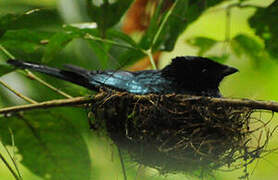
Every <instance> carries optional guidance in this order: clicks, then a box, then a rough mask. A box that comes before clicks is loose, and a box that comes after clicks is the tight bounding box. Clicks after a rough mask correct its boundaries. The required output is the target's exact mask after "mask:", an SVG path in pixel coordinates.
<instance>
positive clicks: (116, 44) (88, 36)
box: [84, 33, 143, 52]
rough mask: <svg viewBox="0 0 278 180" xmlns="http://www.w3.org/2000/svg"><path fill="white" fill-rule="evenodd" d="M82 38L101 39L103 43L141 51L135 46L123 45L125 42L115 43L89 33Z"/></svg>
mask: <svg viewBox="0 0 278 180" xmlns="http://www.w3.org/2000/svg"><path fill="white" fill-rule="evenodd" d="M84 39H87V40H94V41H101V42H104V43H107V44H112V45H115V46H118V47H122V48H127V49H134V50H138V51H141V52H142V51H143V50H142V49H140V48H136V47H133V46H128V45H125V44H120V43H117V42H116V41H113V40H110V39H103V38H100V37H96V36H92V35H91V34H89V33H86V34H85V36H84Z"/></svg>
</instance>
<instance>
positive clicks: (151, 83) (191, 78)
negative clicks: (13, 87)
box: [7, 56, 238, 97]
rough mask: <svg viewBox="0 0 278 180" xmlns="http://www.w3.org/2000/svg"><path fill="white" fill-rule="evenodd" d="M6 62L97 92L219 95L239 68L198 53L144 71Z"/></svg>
mask: <svg viewBox="0 0 278 180" xmlns="http://www.w3.org/2000/svg"><path fill="white" fill-rule="evenodd" d="M7 63H9V64H11V65H13V66H16V67H19V68H22V69H25V68H26V69H31V70H34V71H38V72H41V73H45V74H48V75H51V76H55V77H57V78H60V79H63V80H66V81H70V82H72V83H75V84H78V85H81V86H84V87H86V88H88V89H91V90H94V91H98V90H99V89H100V88H102V87H106V88H110V89H114V90H118V91H127V92H129V93H133V94H150V93H154V94H168V93H176V94H177V93H179V94H189V95H201V96H212V97H220V96H221V95H220V92H219V89H218V86H219V83H220V82H221V81H222V79H223V78H224V77H225V76H227V75H230V74H233V73H235V72H237V71H238V70H237V69H236V68H233V67H229V66H226V65H223V64H220V63H217V62H214V61H212V60H210V59H208V58H204V57H195V56H182V57H176V58H174V59H173V60H172V62H171V64H169V65H167V66H166V67H165V68H164V69H162V70H145V71H136V72H130V71H88V70H85V69H82V68H80V67H76V66H72V65H66V66H65V69H64V70H61V69H57V68H53V67H49V66H45V65H41V64H36V63H31V62H24V61H19V60H12V59H10V60H8V61H7Z"/></svg>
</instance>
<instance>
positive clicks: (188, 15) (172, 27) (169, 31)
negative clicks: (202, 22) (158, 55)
mask: <svg viewBox="0 0 278 180" xmlns="http://www.w3.org/2000/svg"><path fill="white" fill-rule="evenodd" d="M222 1H223V0H214V1H203V0H194V1H193V0H176V1H175V2H174V4H173V5H174V7H173V8H172V10H170V11H166V12H160V14H161V15H160V17H158V14H157V13H155V14H154V16H153V19H152V20H151V24H150V26H149V28H148V30H147V33H146V34H145V35H144V36H143V38H142V40H141V42H140V45H141V47H143V48H144V49H149V48H150V47H152V49H153V50H154V51H155V50H158V49H159V50H165V51H171V50H172V49H173V48H174V45H175V43H176V40H177V38H178V37H179V35H180V34H181V33H182V32H183V31H184V30H185V29H186V27H188V25H189V24H191V23H192V22H194V21H195V20H196V19H197V18H198V17H200V16H201V14H202V13H203V12H204V11H205V10H206V9H207V8H209V7H211V6H214V5H216V4H218V3H220V2H222ZM161 2H164V1H161ZM157 10H158V11H161V10H160V8H159V7H158V9H157ZM165 18H166V19H165ZM160 26H161V28H162V29H160V28H159V27H160ZM159 31H160V32H159ZM157 33H159V36H158V38H157V39H155V36H157ZM154 41H156V42H154Z"/></svg>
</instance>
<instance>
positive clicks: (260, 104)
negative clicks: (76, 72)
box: [0, 95, 278, 114]
mask: <svg viewBox="0 0 278 180" xmlns="http://www.w3.org/2000/svg"><path fill="white" fill-rule="evenodd" d="M101 97H102V96H101V95H96V96H95V97H75V98H72V99H58V100H52V101H45V102H41V103H37V104H27V105H20V106H13V107H7V108H2V109H0V114H6V113H10V112H18V111H26V110H32V109H38V108H42V109H44V108H51V107H61V106H72V105H81V104H88V103H92V102H96V101H97V100H98V98H101ZM188 101H191V102H194V101H195V102H202V103H211V104H212V105H219V106H232V107H249V108H251V109H262V110H269V111H273V112H278V102H273V101H257V100H249V99H231V98H212V97H203V96H192V97H191V98H188Z"/></svg>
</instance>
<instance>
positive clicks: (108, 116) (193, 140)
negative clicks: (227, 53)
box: [92, 91, 268, 176]
mask: <svg viewBox="0 0 278 180" xmlns="http://www.w3.org/2000/svg"><path fill="white" fill-rule="evenodd" d="M95 99H96V102H95V103H93V109H92V112H93V113H94V114H95V117H96V122H95V123H97V124H101V125H103V126H102V127H105V129H106V131H107V133H108V135H109V136H110V138H111V139H112V140H113V141H114V142H115V144H116V145H117V146H118V147H119V148H121V149H124V150H125V152H128V153H129V155H130V157H131V158H132V159H133V160H135V161H136V162H138V163H140V164H143V165H145V166H149V167H153V168H156V169H158V170H159V171H160V172H161V173H169V172H170V173H173V172H184V173H188V174H190V175H200V174H204V172H208V173H209V172H212V171H211V170H216V169H219V168H220V167H222V166H228V167H231V166H233V167H236V168H239V167H245V168H246V167H247V165H248V164H249V163H251V162H253V161H254V160H255V159H256V158H259V156H260V155H261V153H262V152H263V149H264V147H265V146H266V144H267V142H268V137H267V138H265V140H264V142H260V143H259V144H256V145H254V143H251V142H252V138H251V134H252V133H254V132H255V130H250V123H251V122H252V120H253V119H254V118H251V114H252V113H253V110H252V109H250V108H242V107H240V108H237V107H231V106H225V105H222V106H219V105H218V106H216V105H214V104H213V103H207V102H206V101H202V99H199V100H198V101H196V99H195V98H194V97H192V96H188V95H176V94H167V95H154V94H152V95H134V94H129V93H126V92H115V91H103V92H100V93H99V94H98V95H96V97H95ZM264 126H265V124H264V125H263V127H264ZM250 144H252V145H250ZM254 146H255V147H254ZM239 161H240V163H236V162H239ZM242 161H243V163H242ZM239 164H240V165H239ZM246 175H248V174H247V172H246ZM246 175H245V176H246Z"/></svg>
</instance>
